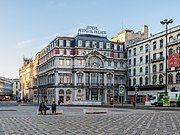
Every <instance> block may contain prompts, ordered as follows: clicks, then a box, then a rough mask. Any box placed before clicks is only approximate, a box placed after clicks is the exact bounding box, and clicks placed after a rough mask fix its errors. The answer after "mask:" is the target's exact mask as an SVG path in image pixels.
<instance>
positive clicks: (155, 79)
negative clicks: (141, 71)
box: [153, 75, 157, 84]
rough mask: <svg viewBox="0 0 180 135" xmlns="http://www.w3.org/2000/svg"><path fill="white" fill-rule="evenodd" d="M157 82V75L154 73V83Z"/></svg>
mask: <svg viewBox="0 0 180 135" xmlns="http://www.w3.org/2000/svg"><path fill="white" fill-rule="evenodd" d="M156 82H157V75H153V84H156Z"/></svg>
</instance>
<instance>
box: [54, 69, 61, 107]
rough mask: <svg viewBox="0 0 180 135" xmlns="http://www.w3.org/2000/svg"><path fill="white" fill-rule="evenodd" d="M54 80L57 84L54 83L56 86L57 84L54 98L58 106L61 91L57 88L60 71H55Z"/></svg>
mask: <svg viewBox="0 0 180 135" xmlns="http://www.w3.org/2000/svg"><path fill="white" fill-rule="evenodd" d="M54 80H55V82H54V84H55V88H54V95H55V98H54V100H55V102H56V104H58V100H59V90H58V88H57V86H58V83H59V82H60V80H59V74H58V71H55V72H54Z"/></svg>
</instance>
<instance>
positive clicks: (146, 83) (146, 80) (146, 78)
mask: <svg viewBox="0 0 180 135" xmlns="http://www.w3.org/2000/svg"><path fill="white" fill-rule="evenodd" d="M148 81H149V79H148V77H147V76H146V77H145V85H148Z"/></svg>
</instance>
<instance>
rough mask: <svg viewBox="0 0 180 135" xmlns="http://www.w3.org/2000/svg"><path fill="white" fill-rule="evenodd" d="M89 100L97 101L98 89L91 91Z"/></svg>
mask: <svg viewBox="0 0 180 135" xmlns="http://www.w3.org/2000/svg"><path fill="white" fill-rule="evenodd" d="M91 100H92V101H98V89H91Z"/></svg>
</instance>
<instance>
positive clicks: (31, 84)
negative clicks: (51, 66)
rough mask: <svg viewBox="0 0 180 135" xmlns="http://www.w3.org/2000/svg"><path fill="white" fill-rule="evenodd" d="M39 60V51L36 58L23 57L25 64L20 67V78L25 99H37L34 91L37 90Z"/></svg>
mask: <svg viewBox="0 0 180 135" xmlns="http://www.w3.org/2000/svg"><path fill="white" fill-rule="evenodd" d="M38 61H39V54H38V53H37V54H36V56H35V59H34V60H33V59H32V58H25V57H24V58H23V65H22V67H21V68H20V69H19V77H20V78H19V80H20V89H21V92H20V95H21V99H22V100H24V101H33V102H36V101H35V98H34V93H36V92H37V72H36V71H37V69H36V68H37V65H38Z"/></svg>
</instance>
